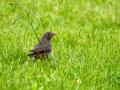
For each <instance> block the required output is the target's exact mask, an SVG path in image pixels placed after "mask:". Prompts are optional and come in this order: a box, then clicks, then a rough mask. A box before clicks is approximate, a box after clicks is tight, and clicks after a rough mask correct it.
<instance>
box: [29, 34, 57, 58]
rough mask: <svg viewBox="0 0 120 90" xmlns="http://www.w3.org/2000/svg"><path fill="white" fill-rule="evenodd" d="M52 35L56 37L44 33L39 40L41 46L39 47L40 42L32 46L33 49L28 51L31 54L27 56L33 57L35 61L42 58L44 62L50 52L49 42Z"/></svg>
mask: <svg viewBox="0 0 120 90" xmlns="http://www.w3.org/2000/svg"><path fill="white" fill-rule="evenodd" d="M54 35H56V34H53V33H51V32H46V33H44V34H43V36H42V38H41V40H40V42H41V44H42V46H41V44H40V42H38V43H37V44H36V45H35V46H34V49H33V50H30V52H31V54H28V55H27V56H30V57H34V58H35V60H37V59H39V58H40V57H42V58H43V59H44V60H46V58H47V56H48V55H49V53H50V52H51V43H50V40H51V38H52V36H54Z"/></svg>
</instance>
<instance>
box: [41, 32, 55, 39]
mask: <svg viewBox="0 0 120 90" xmlns="http://www.w3.org/2000/svg"><path fill="white" fill-rule="evenodd" d="M54 35H56V34H53V33H51V32H46V33H44V34H43V36H42V38H41V39H42V40H51V38H52V36H54Z"/></svg>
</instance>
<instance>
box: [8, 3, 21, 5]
mask: <svg viewBox="0 0 120 90" xmlns="http://www.w3.org/2000/svg"><path fill="white" fill-rule="evenodd" d="M7 4H8V5H14V4H15V5H19V4H20V3H7Z"/></svg>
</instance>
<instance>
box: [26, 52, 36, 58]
mask: <svg viewBox="0 0 120 90" xmlns="http://www.w3.org/2000/svg"><path fill="white" fill-rule="evenodd" d="M34 55H35V54H34V53H31V54H27V56H30V57H33V56H34Z"/></svg>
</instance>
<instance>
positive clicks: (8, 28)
mask: <svg viewBox="0 0 120 90" xmlns="http://www.w3.org/2000/svg"><path fill="white" fill-rule="evenodd" d="M23 16H26V15H22V16H19V17H18V18H17V19H16V20H15V21H14V22H13V23H12V24H11V25H10V26H9V27H8V28H7V29H10V27H11V26H12V25H13V24H14V23H15V22H16V21H17V20H18V19H19V18H21V17H23Z"/></svg>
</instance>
